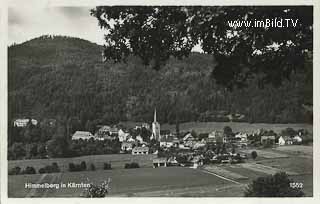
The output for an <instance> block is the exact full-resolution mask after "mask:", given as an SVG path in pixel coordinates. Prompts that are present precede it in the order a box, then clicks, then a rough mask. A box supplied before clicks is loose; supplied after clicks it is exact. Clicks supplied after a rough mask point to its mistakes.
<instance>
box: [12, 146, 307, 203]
mask: <svg viewBox="0 0 320 204" xmlns="http://www.w3.org/2000/svg"><path fill="white" fill-rule="evenodd" d="M253 150H255V151H257V152H258V157H257V158H256V159H255V160H253V159H251V158H250V156H249V159H248V160H247V161H246V162H245V163H242V164H219V165H206V166H204V167H203V168H200V169H190V168H184V167H167V168H156V169H154V168H151V160H152V158H153V157H155V156H154V155H144V156H141V157H139V156H138V157H137V156H132V155H98V156H87V157H78V158H73V159H55V160H30V161H10V162H9V166H15V165H20V166H21V165H24V166H27V165H33V166H37V167H40V166H42V165H44V164H45V163H47V164H50V163H51V162H54V161H55V162H58V164H59V166H61V164H62V163H64V164H65V165H66V164H67V163H68V162H69V161H70V160H72V161H73V162H75V161H79V162H80V161H82V160H85V161H88V162H89V163H90V162H93V163H95V162H97V163H95V165H96V166H97V167H98V168H97V170H96V171H83V172H72V173H70V172H67V171H64V172H61V173H55V174H43V175H41V174H36V175H17V176H9V177H8V180H9V186H8V188H9V189H8V190H9V197H79V196H81V194H82V192H83V190H84V189H83V188H63V189H61V188H60V189H31V190H30V189H25V188H24V185H25V183H30V182H31V183H46V182H47V183H61V182H62V183H68V182H75V183H80V182H83V183H90V182H93V183H95V184H99V183H101V182H103V181H104V180H107V179H108V178H111V180H112V181H111V191H110V193H109V195H108V196H111V197H128V196H136V197H139V196H150V197H151V196H168V197H170V196H174V197H177V196H183V197H188V196H193V197H230V196H231V197H241V196H243V192H244V189H245V187H246V186H247V184H248V183H250V182H251V181H252V180H253V179H256V178H257V177H260V176H266V175H270V174H274V173H276V172H280V171H285V172H287V173H288V174H289V176H290V178H291V179H293V181H294V182H301V183H303V191H304V192H305V193H306V196H313V158H312V146H294V145H292V146H285V147H277V148H272V149H271V148H269V149H248V150H244V151H245V152H247V153H249V152H251V151H253ZM106 160H107V161H111V162H112V164H114V165H113V167H114V169H112V170H102V166H101V165H102V163H103V162H104V161H106ZM129 161H136V162H140V163H141V166H142V167H143V168H139V169H124V168H123V164H124V163H125V162H129Z"/></svg>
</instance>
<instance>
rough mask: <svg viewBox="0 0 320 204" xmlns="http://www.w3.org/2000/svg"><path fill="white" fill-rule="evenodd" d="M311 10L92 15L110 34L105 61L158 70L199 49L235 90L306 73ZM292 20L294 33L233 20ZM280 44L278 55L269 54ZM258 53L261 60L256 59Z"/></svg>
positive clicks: (151, 9) (145, 10) (133, 10)
mask: <svg viewBox="0 0 320 204" xmlns="http://www.w3.org/2000/svg"><path fill="white" fill-rule="evenodd" d="M312 13H313V8H312V7H311V6H299V7H298V6H296V7H294V6H289V7H288V6H286V7H283V6H277V7H265V6H264V7H262V6H261V7H258V6H246V7H240V6H229V7H220V6H216V7H208V6H206V7H201V6H192V7H188V6H132V7H128V6H126V7H121V6H114V7H108V6H99V7H96V8H95V9H92V10H91V15H92V16H94V17H96V18H97V20H98V21H99V25H100V27H101V28H104V29H106V30H107V34H106V36H105V40H106V45H105V51H104V56H105V58H106V59H107V60H108V59H112V60H114V61H116V62H119V61H121V60H126V59H127V58H128V56H130V54H134V55H136V56H139V57H140V58H141V59H142V61H143V63H144V64H146V65H149V64H151V65H152V66H153V67H154V68H155V69H156V70H158V69H160V67H161V66H162V65H163V64H164V63H165V62H166V61H167V60H168V59H169V58H170V56H174V57H177V58H179V59H181V58H183V57H187V56H188V55H189V54H190V52H191V50H192V48H193V47H194V46H195V45H196V44H200V45H201V48H202V49H203V51H204V52H205V53H208V54H212V55H213V56H214V58H215V59H216V60H217V62H218V64H217V66H215V67H214V69H213V71H212V75H213V76H214V78H215V79H216V81H217V83H218V84H223V85H224V86H226V87H228V88H230V89H232V88H233V87H234V85H236V86H238V87H242V86H244V85H247V84H248V83H249V82H250V81H251V79H252V77H253V76H257V77H258V79H259V83H260V84H261V85H263V84H265V83H272V84H274V85H276V86H279V85H280V84H281V82H282V81H283V79H284V78H289V77H290V75H291V73H292V72H293V71H303V70H304V69H305V64H306V61H307V60H308V54H309V53H310V52H312V50H313V48H312V38H313V15H312ZM276 17H277V18H278V19H279V18H283V19H293V20H296V19H298V21H297V25H296V27H293V26H291V27H286V28H274V27H269V28H266V27H260V28H256V27H253V26H252V27H248V28H243V27H242V28H241V27H230V26H229V24H228V22H227V21H228V20H229V21H234V20H251V21H254V20H265V19H274V18H276ZM273 44H278V45H279V47H278V49H277V50H274V49H272V48H270V46H271V45H273ZM257 51H259V54H256V53H257Z"/></svg>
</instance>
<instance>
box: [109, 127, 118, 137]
mask: <svg viewBox="0 0 320 204" xmlns="http://www.w3.org/2000/svg"><path fill="white" fill-rule="evenodd" d="M118 133H119V129H118V128H117V127H116V126H113V127H111V128H110V134H111V135H113V136H118Z"/></svg>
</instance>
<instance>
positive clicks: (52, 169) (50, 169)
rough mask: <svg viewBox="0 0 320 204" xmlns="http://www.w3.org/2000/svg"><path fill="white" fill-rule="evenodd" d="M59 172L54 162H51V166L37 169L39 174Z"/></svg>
mask: <svg viewBox="0 0 320 204" xmlns="http://www.w3.org/2000/svg"><path fill="white" fill-rule="evenodd" d="M58 172H60V168H59V166H58V164H57V163H56V162H53V163H52V165H47V166H45V167H43V168H40V169H39V173H40V174H43V173H58Z"/></svg>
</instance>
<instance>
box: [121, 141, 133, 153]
mask: <svg viewBox="0 0 320 204" xmlns="http://www.w3.org/2000/svg"><path fill="white" fill-rule="evenodd" d="M132 147H133V143H131V142H122V143H121V150H122V151H131V150H132Z"/></svg>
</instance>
